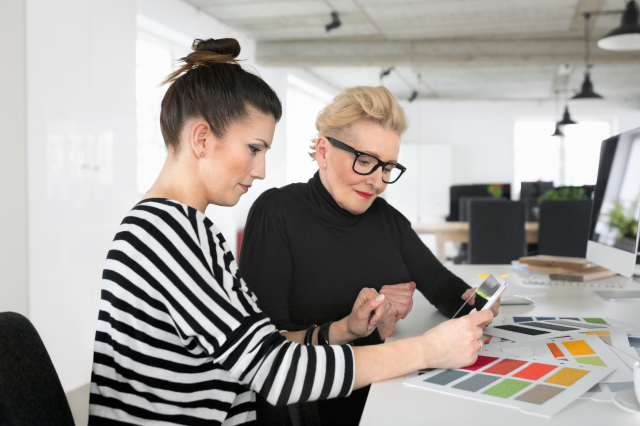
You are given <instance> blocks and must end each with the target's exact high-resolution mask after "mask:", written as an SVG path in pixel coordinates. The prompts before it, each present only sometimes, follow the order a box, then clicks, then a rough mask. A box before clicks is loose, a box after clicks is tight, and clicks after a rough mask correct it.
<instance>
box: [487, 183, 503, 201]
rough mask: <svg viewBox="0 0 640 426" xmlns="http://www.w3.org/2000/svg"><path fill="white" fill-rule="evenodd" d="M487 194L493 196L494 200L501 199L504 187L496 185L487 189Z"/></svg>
mask: <svg viewBox="0 0 640 426" xmlns="http://www.w3.org/2000/svg"><path fill="white" fill-rule="evenodd" d="M487 192H488V193H489V194H491V195H492V196H493V198H501V197H502V194H503V192H504V185H501V184H495V185H489V186H488V187H487Z"/></svg>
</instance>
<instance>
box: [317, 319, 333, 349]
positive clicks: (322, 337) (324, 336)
mask: <svg viewBox="0 0 640 426" xmlns="http://www.w3.org/2000/svg"><path fill="white" fill-rule="evenodd" d="M329 327H331V321H329V322H328V323H326V324H322V325H321V326H320V330H318V344H319V345H325V346H327V345H329V344H330V343H329Z"/></svg>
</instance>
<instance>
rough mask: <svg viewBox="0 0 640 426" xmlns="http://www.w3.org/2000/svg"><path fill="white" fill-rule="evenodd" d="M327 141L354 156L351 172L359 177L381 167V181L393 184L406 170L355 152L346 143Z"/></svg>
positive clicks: (331, 139) (401, 166) (333, 140)
mask: <svg viewBox="0 0 640 426" xmlns="http://www.w3.org/2000/svg"><path fill="white" fill-rule="evenodd" d="M327 139H328V140H329V142H331V145H333V146H335V147H336V148H340V149H343V150H345V151H347V152H351V153H353V154H355V155H356V159H355V160H353V171H354V172H356V173H357V174H359V175H363V176H366V175H370V174H372V173H373V172H375V171H376V170H378V167H382V181H383V182H384V183H395V182H397V181H398V179H400V176H402V174H403V173H404V172H405V171H406V170H407V168H406V167H404V166H403V165H401V164H398V163H389V162H384V161H381V160H380V159H379V158H377V157H374V156H373V155H371V154H367V153H364V152H362V151H357V150H355V149H354V148H351V147H350V146H349V145H347V144H346V143H343V142H340V141H339V140H337V139H334V138H327Z"/></svg>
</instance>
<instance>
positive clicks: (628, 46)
mask: <svg viewBox="0 0 640 426" xmlns="http://www.w3.org/2000/svg"><path fill="white" fill-rule="evenodd" d="M598 47H599V48H601V49H605V50H640V10H639V9H638V3H636V2H635V1H634V0H631V1H630V2H629V3H627V8H626V10H625V11H624V13H623V15H622V20H621V22H620V26H619V27H618V28H616V29H614V30H612V31H610V32H609V33H608V34H607V35H605V36H604V37H602V38H601V39H600V41H598Z"/></svg>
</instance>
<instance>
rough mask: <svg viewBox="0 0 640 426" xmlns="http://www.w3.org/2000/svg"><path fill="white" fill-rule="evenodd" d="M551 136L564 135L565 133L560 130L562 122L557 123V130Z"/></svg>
mask: <svg viewBox="0 0 640 426" xmlns="http://www.w3.org/2000/svg"><path fill="white" fill-rule="evenodd" d="M551 136H564V133H562V130H560V123H556V131H555V132H553V134H552V135H551Z"/></svg>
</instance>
